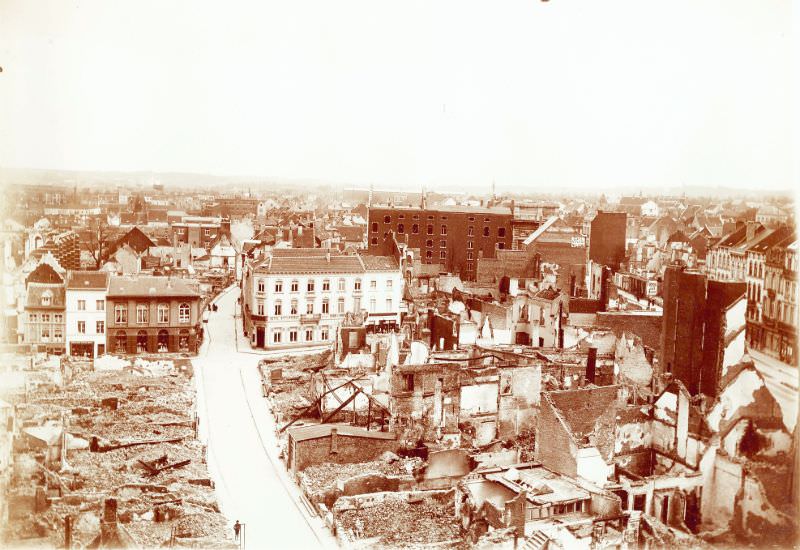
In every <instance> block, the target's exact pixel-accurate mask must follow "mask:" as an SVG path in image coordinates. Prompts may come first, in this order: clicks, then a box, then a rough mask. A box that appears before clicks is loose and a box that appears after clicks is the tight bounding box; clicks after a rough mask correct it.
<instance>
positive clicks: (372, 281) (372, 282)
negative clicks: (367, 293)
mask: <svg viewBox="0 0 800 550" xmlns="http://www.w3.org/2000/svg"><path fill="white" fill-rule="evenodd" d="M369 288H370V289H372V290H375V289H377V288H378V281H376V280H375V279H370V281H369Z"/></svg>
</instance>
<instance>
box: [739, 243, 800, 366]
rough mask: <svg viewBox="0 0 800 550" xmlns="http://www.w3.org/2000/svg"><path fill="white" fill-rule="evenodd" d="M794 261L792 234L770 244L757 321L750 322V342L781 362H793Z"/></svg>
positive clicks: (797, 321) (797, 312)
mask: <svg viewBox="0 0 800 550" xmlns="http://www.w3.org/2000/svg"><path fill="white" fill-rule="evenodd" d="M797 273H798V262H797V240H796V237H795V236H791V237H789V238H788V239H787V240H786V241H783V242H782V243H780V244H778V245H776V246H773V247H772V248H771V249H770V250H769V252H767V258H766V262H765V265H764V274H765V277H764V295H763V305H762V308H761V316H762V317H761V321H760V322H754V323H751V324H750V327H751V330H752V334H751V335H750V345H751V346H753V347H754V348H755V349H758V350H760V351H763V352H764V353H766V354H768V355H771V356H773V357H775V358H777V359H779V360H781V361H783V362H784V363H787V364H790V365H794V366H797V365H798V353H797V331H798V327H800V309H798V296H797V294H798V285H797V281H798V277H797Z"/></svg>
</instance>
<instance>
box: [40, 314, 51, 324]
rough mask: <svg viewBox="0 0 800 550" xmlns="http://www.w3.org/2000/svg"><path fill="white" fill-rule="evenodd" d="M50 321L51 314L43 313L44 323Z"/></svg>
mask: <svg viewBox="0 0 800 550" xmlns="http://www.w3.org/2000/svg"><path fill="white" fill-rule="evenodd" d="M49 322H50V314H49V313H42V323H49Z"/></svg>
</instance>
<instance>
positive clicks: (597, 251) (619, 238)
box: [589, 211, 628, 271]
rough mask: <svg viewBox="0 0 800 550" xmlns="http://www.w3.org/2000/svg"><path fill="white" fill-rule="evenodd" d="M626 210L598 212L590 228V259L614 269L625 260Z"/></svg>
mask: <svg viewBox="0 0 800 550" xmlns="http://www.w3.org/2000/svg"><path fill="white" fill-rule="evenodd" d="M627 216H628V215H627V214H626V213H625V212H603V211H599V212H597V215H596V216H595V217H594V219H593V220H592V223H591V226H590V230H589V259H590V260H592V261H593V262H595V263H598V264H602V265H607V266H608V267H610V268H611V269H612V270H613V271H617V270H618V269H619V264H620V263H621V262H623V261H624V260H625V235H626V231H627V223H628V221H627Z"/></svg>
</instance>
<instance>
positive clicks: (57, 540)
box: [9, 358, 234, 548]
mask: <svg viewBox="0 0 800 550" xmlns="http://www.w3.org/2000/svg"><path fill="white" fill-rule="evenodd" d="M192 374H193V372H192V369H191V365H190V363H189V361H188V360H186V359H182V358H177V359H174V360H172V359H170V360H163V359H159V360H155V361H152V362H149V361H147V360H146V359H143V358H137V360H136V362H135V363H134V364H132V365H131V364H130V362H127V361H120V360H117V361H111V360H106V361H105V362H104V365H103V368H102V369H101V370H98V371H81V372H78V373H77V375H75V377H74V378H73V379H72V380H69V379H68V383H67V384H65V385H64V386H63V387H61V388H58V387H57V388H49V389H40V390H37V391H34V392H30V393H29V395H28V400H27V402H26V403H24V404H21V406H20V407H19V409H18V410H19V411H20V413H21V415H20V417H19V420H20V422H21V424H22V425H29V426H41V425H43V422H44V420H47V424H46V426H47V428H48V430H49V431H48V432H47V433H48V434H49V433H54V434H55V436H51V437H49V438H48V439H47V440H43V439H41V438H40V439H36V438H34V437H29V438H27V439H26V440H23V441H22V444H20V446H19V448H18V449H17V450H18V453H17V456H15V476H14V482H13V483H12V486H11V491H10V496H11V498H12V499H16V502H18V503H20V504H21V506H19V507H18V508H17V510H15V511H14V513H12V514H11V517H10V521H9V535H10V538H9V542H10V543H11V544H12V545H13V544H14V541H15V540H16V541H21V540H22V539H27V538H31V537H35V538H41V539H44V541H43V543H45V544H46V545H50V546H53V547H61V546H63V544H64V537H65V525H64V524H65V519H64V518H65V517H67V516H69V517H70V518H71V522H72V540H73V543H78V544H81V545H84V546H85V545H88V544H89V543H91V542H92V541H93V540H94V539H95V538H96V537H97V536H98V534H99V533H100V522H101V517H103V506H104V502H105V501H107V500H109V499H113V500H115V502H116V508H115V509H116V514H115V520H116V521H117V522H118V525H119V527H120V529H121V530H124V532H125V533H127V535H129V536H130V537H131V538H132V539H133V541H134V542H135V543H136V544H137V545H138V546H140V547H143V548H151V547H158V546H164V545H177V546H181V545H184V546H200V547H204V548H205V547H209V548H231V547H233V546H234V545H233V542H232V540H231V535H230V533H229V529H228V528H227V521H226V519H225V517H224V516H223V515H222V514H221V513H220V512H219V507H218V505H217V502H216V498H215V495H214V486H213V482H211V480H210V477H209V473H208V469H207V465H206V463H205V447H204V445H203V444H202V443H201V442H200V441H198V440H197V439H196V421H195V414H194V412H193V411H194V389H193V387H192V381H191V378H192ZM33 433H34V434H38V433H39V432H33ZM61 434H63V436H61ZM62 442H66V449H62V447H63V446H64V444H63V443H62ZM17 465H19V467H17ZM31 487H33V489H31ZM45 541H46V542H45Z"/></svg>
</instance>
